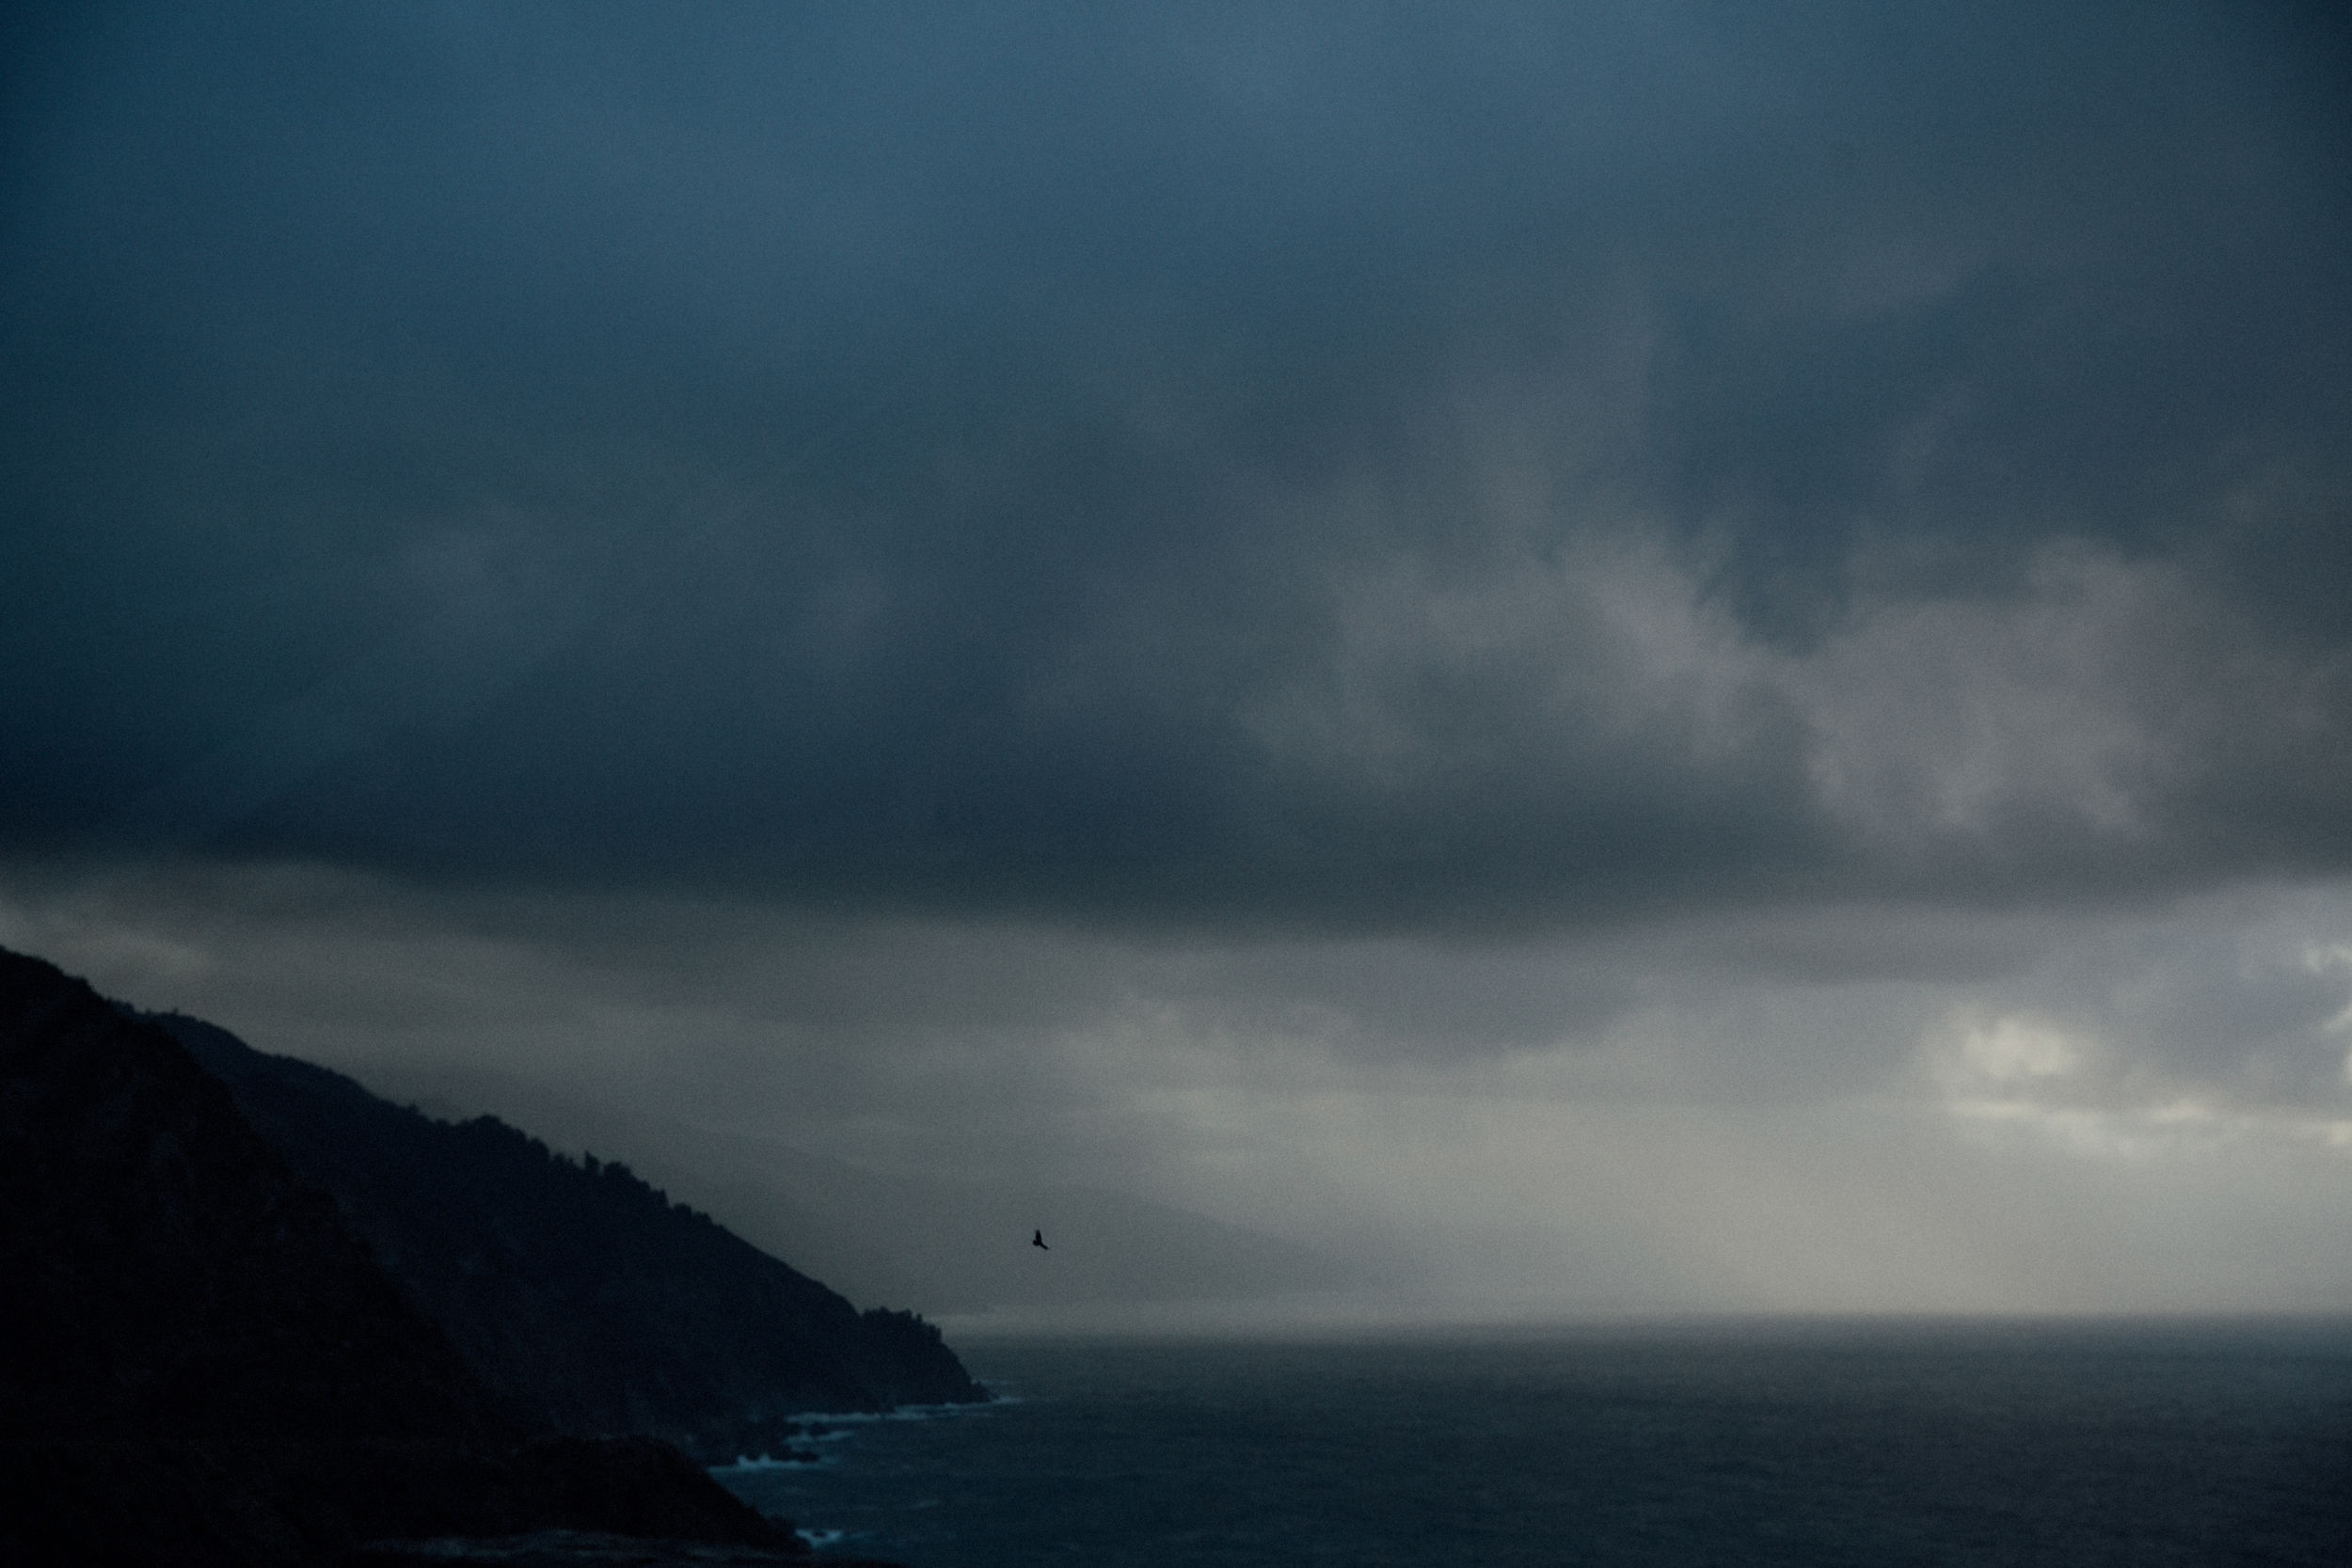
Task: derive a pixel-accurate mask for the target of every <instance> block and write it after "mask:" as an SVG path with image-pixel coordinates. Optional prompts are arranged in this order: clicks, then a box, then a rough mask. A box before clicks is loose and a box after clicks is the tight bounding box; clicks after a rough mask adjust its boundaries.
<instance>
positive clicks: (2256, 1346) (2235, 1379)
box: [719, 1323, 2352, 1568]
mask: <svg viewBox="0 0 2352 1568" xmlns="http://www.w3.org/2000/svg"><path fill="white" fill-rule="evenodd" d="M959 1349H960V1352H961V1354H963V1356H964V1360H965V1363H966V1364H967V1365H968V1366H970V1367H971V1368H972V1370H973V1371H974V1373H975V1375H977V1376H978V1377H980V1378H982V1379H984V1380H987V1381H988V1382H990V1383H991V1384H992V1385H993V1386H995V1387H996V1388H997V1389H998V1391H999V1392H1000V1393H1002V1394H1003V1395H1005V1396H1007V1398H1006V1399H1005V1401H1004V1402H1000V1403H998V1404H995V1405H992V1406H989V1407H986V1408H984V1409H978V1410H974V1411H969V1412H965V1413H960V1414H947V1415H940V1416H935V1417H931V1418H923V1419H905V1418H898V1419H883V1420H875V1421H867V1422H853V1423H848V1424H844V1425H841V1426H839V1427H837V1428H836V1429H834V1432H833V1433H830V1434H829V1435H827V1436H826V1437H824V1438H823V1439H822V1440H821V1441H819V1442H818V1443H817V1444H816V1445H815V1447H816V1449H818V1451H820V1452H821V1453H823V1455H824V1456H825V1457H824V1459H823V1460H822V1462H821V1463H819V1464H817V1465H800V1466H789V1467H782V1468H766V1469H749V1468H740V1467H739V1468H736V1469H732V1470H725V1471H721V1472H719V1477H720V1479H721V1480H722V1481H724V1482H726V1484H727V1485H729V1486H730V1487H732V1488H734V1489H735V1490H736V1491H737V1492H739V1494H741V1495H742V1496H743V1497H746V1498H748V1499H750V1500H751V1501H752V1502H753V1503H755V1504H756V1505H757V1506H759V1507H761V1508H763V1509H766V1510H768V1511H770V1512H772V1513H785V1514H788V1515H790V1516H791V1517H792V1519H793V1520H794V1521H795V1522H796V1523H797V1524H799V1525H800V1526H801V1527H802V1528H804V1529H811V1530H815V1531H818V1532H820V1533H819V1537H818V1538H819V1539H820V1540H823V1541H828V1542H829V1543H830V1544H831V1549H833V1550H834V1551H836V1552H839V1553H844V1554H867V1555H873V1556H880V1557H890V1558H895V1559H898V1560H901V1561H903V1562H906V1563H908V1564H910V1565H912V1568H1000V1565H1001V1568H1010V1565H1013V1564H1024V1565H1027V1564H1055V1563H1071V1564H1080V1563H1083V1564H1103V1565H1136V1568H1145V1565H1149V1568H1163V1565H1165V1568H1175V1565H1178V1564H1184V1565H1187V1568H1214V1565H1232V1568H1244V1565H1248V1568H1257V1565H1263V1564H1275V1563H1282V1564H1291V1563H1335V1564H1336V1563H1346V1564H1406V1563H1411V1564H1455V1563H1459V1564H1481V1565H1488V1564H1494V1565H1514V1564H1535V1563H1544V1564H1554V1563H1589V1564H1618V1563H1624V1564H1636V1563H1638V1564H1644V1565H1648V1568H1661V1565H1663V1568H1678V1565H1683V1564H1700V1563H1708V1564H1726V1565H1730V1564H1739V1565H1751V1564H1783V1563H1786V1564H1800V1563H1802V1564H1807V1565H1819V1564H1845V1563H1851V1564H1869V1565H1872V1568H1887V1565H1896V1564H1910V1563H1937V1564H1945V1563H1948V1564H1971V1565H1982V1564H2007V1563H2017V1564H2025V1563H2031V1564H2051V1565H2058V1564H2065V1565H2070V1568H2078V1565H2083V1564H2098V1563H2119V1564H2120V1563H2129V1564H2134V1565H2137V1568H2146V1565H2151V1564H2167V1563H2248V1564H2252V1563H2269V1564H2286V1563H2294V1564H2311V1565H2313V1568H2319V1565H2323V1564H2324V1565H2327V1568H2344V1565H2345V1564H2352V1324H2346V1323H2335V1324H2328V1325H2321V1326H2312V1325H2296V1326H2291V1327H2279V1326H2266V1327H2247V1326H2243V1325H2239V1326H2227V1327H2225V1326H2218V1325H2200V1326H2194V1327H2181V1326H2166V1327H2154V1326H2115V1325H2106V1326H2100V1327H2095V1328H2092V1327H2049V1326H2042V1327H2036V1328H2025V1327H2014V1326H2006V1327H1997V1328H1996V1327H1941V1328H1925V1327H1905V1328H1890V1327H1856V1326H1853V1325H1845V1326H1832V1325H1810V1326H1803V1327H1792V1326H1788V1325H1778V1326H1773V1327H1769V1328H1750V1329H1724V1328H1712V1329H1707V1330H1699V1329H1692V1330H1687V1331H1669V1330H1661V1329H1647V1330H1634V1329H1622V1330H1613V1331H1602V1330H1593V1331H1584V1332H1576V1331H1561V1332H1555V1333H1550V1334H1545V1335H1535V1334H1515V1335H1492V1336H1487V1337H1484V1338H1461V1337H1453V1338H1430V1339H1422V1340H1386V1341H1380V1342H1370V1343H1363V1342H1359V1343H1343V1344H1265V1343H1240V1344H1236V1343H1219V1342H1206V1343H1204V1342H1184V1341H1177V1342H1166V1343H1101V1342H1088V1341H1076V1342H1072V1341H1060V1342H1054V1343H1045V1342H1003V1341H979V1342H976V1343H974V1344H972V1345H971V1346H969V1347H968V1348H964V1347H959ZM834 1531H838V1532H840V1533H839V1535H838V1536H837V1537H834V1536H833V1535H832V1533H831V1532H834Z"/></svg>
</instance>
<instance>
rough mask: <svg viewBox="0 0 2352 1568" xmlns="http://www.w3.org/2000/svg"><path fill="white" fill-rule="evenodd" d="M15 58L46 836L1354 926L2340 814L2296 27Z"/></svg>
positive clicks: (1243, 34)
mask: <svg viewBox="0 0 2352 1568" xmlns="http://www.w3.org/2000/svg"><path fill="white" fill-rule="evenodd" d="M20 36H21V38H22V40H23V47H22V49H21V50H19V51H16V53H19V54H21V55H22V58H21V59H20V60H19V62H18V63H17V65H16V66H15V67H14V68H13V70H14V74H13V75H12V76H11V78H10V80H9V82H8V120H7V128H8V138H9V148H10V150H9V154H8V166H9V169H10V173H9V175H8V183H7V185H6V209H5V213H6V226H7V227H6V232H7V245H6V252H5V258H4V259H0V266H5V268H6V291H5V292H6V306H5V316H0V333H5V341H6V345H7V353H6V356H5V357H6V361H7V363H8V365H9V366H10V367H11V368H10V369H9V370H8V372H7V373H6V377H5V381H4V382H0V398H5V400H6V409H7V413H6V422H5V439H6V442H7V452H8V458H7V461H8V468H9V470H10V472H11V473H12V474H13V475H15V476H16V479H15V482H14V483H12V484H11V485H10V487H9V495H8V502H7V504H8V521H7V523H6V525H5V533H4V534H0V657H5V659H6V663H7V667H8V669H9V670H10V672H11V678H10V679H9V681H8V682H7V683H6V686H5V689H0V729H4V730H5V732H6V733H7V734H8V736H9V737H10V742H9V745H8V748H7V750H6V753H5V756H0V800H5V801H6V804H7V809H6V811H5V812H0V834H5V845H4V846H0V847H5V848H6V850H7V851H8V852H9V853H11V854H12V855H14V856H16V857H18V858H20V859H21V858H24V857H27V856H30V857H35V858H48V857H55V856H60V855H62V856H76V857H78V856H85V855H90V854H98V855H112V854H124V853H141V852H147V851H151V850H157V849H163V850H169V851H173V852H177V853H193V854H199V855H203V856H208V857H226V858H230V859H232V860H233V859H243V858H253V857H261V858H270V857H281V856H289V855H293V856H301V857H308V858H311V859H315V860H323V861H328V862H336V863H348V864H356V865H361V866H367V867H373V868H375V869H378V870H384V871H389V872H392V873H395V874H398V875H403V876H410V877H420V878H425V879H444V878H457V879H464V880H468V881H482V880H489V881H493V882H498V881H506V882H514V881H520V882H523V883H534V882H537V883H544V882H548V881H557V882H563V883H567V884H589V885H604V886H628V885H648V884H650V885H660V886H667V887H672V888H698V887H699V888H724V889H730V890H733V891H735V892H737V893H739V894H745V895H755V896H763V897H768V896H782V897H785V898H787V899H791V900H800V901H815V902H818V903H825V904H834V905H840V904H849V905H854V906H860V907H868V908H882V909H889V908H904V909H915V908H931V909H939V910H950V911H952V910H959V909H963V910H993V911H1014V912H1027V913H1032V914H1080V915H1088V916H1091V915H1097V914H1111V915H1116V916H1119V917H1121V918H1133V919H1141V920H1147V921H1157V920H1175V921H1178V922H1181V923H1184V924H1187V925H1194V926H1200V925H1208V926H1212V927H1238V926H1246V925H1252V924H1256V925H1266V924H1271V925H1275V926H1282V927H1299V926H1304V927H1322V928H1331V929H1346V930H1357V931H1367V932H1370V931H1382V930H1386V931H1391V932H1410V931H1414V930H1433V931H1434V930H1446V929H1466V928H1473V927H1525V926H1529V925H1537V926H1540V925H1546V924H1550V923H1555V922H1561V921H1576V920H1580V919H1583V918H1586V917H1589V916H1591V915H1594V914H1596V913H1608V912H1616V913H1623V912H1626V911H1647V912H1649V913H1652V914H1658V913H1662V912H1666V911H1674V910H1677V909H1682V908H1696V907H1710V906H1724V905H1740V904H1759V903H1769V902H1772V901H1774V900H1782V899H1788V898H1805V899H1811V898H1822V897H1854V896H1883V897H1903V898H1921V897H1925V898H1931V899H1943V898H1957V899H1961V900H1963V901H1967V902H1971V903H1979V902H1983V901H1988V900H1990V901H1995V902H1999V903H2004V904H2013V903H2017V902H2021V901H2025V902H2046V901H2051V900H2058V901H2072V900H2077V899H2081V898H2086V897H2089V898H2107V897H2115V896H2127V897H2137V896H2141V895H2148V894H2153V893H2169V892H2175V891H2179V890H2182V889H2186V888H2194V887H2200V886H2210V885H2214V884H2216V883H2217V882H2223V881H2228V880H2230V879H2238V878H2244V877H2249V876H2280V875H2284V876H2289V877H2303V876H2325V875H2332V874H2340V873H2342V872H2343V871H2344V870H2345V869H2346V868H2347V864H2352V689H2348V686H2347V683H2352V595H2347V594H2344V591H2343V589H2342V584H2343V583H2344V582H2347V581H2352V544H2348V543H2347V541H2348V540H2352V529H2347V528H2346V526H2345V524H2346V522H2347V517H2346V505H2347V498H2348V497H2352V458H2347V455H2346V454H2347V452H2352V443H2347V441H2346V439H2345V437H2346V436H2347V435H2352V378H2347V375H2346V366H2347V365H2348V364H2352V260H2347V259H2348V258H2352V244H2348V243H2347V242H2348V241H2352V207H2348V206H2347V201H2346V196H2347V191H2346V185H2345V180H2344V159H2343V157H2342V153H2343V150H2344V146H2345V145H2346V138H2345V132H2346V130H2347V114H2346V109H2347V104H2346V100H2345V84H2346V76H2345V73H2344V70H2343V66H2344V57H2345V56H2344V48H2343V39H2342V36H2341V34H2340V33H2339V32H2335V31H2331V30H2329V29H2328V27H2327V26H2325V25H2324V24H2321V23H2319V22H2317V21H2312V20H2304V19H2300V16H2299V13H2296V12H2295V11H2292V10H2284V9H2272V10H2257V9H2255V8H2234V7H2202V6H2170V7H2156V8H2147V7H2131V8H2113V9H2109V8H2101V7H2075V8H2063V9H2062V10H2061V11H2059V12H2057V13H2053V12H2051V11H2050V10H2049V9H2048V8H2039V7H2017V8H2007V7H1976V8H1965V9H1964V10H1963V11H1962V12H1959V13H1953V12H1951V11H1950V10H1949V8H1932V7H1921V8H1900V9H1893V10H1890V9H1889V8H1884V7H1878V6H1868V7H1838V6H1821V7H1808V8H1792V9H1788V10H1785V11H1780V12H1777V13H1775V14H1773V15H1772V16H1769V17H1767V16H1761V15H1757V14H1752V13H1750V12H1748V11H1746V10H1743V9H1738V8H1714V7H1705V6H1687V7H1664V8H1659V7H1646V6H1645V7H1633V6H1605V5H1604V6H1591V7H1581V8H1565V9H1564V8H1512V7H1493V8H1480V9H1477V10H1475V11H1470V12H1462V11H1456V10H1453V9H1450V8H1449V9H1445V10H1438V11H1431V12H1428V13H1425V14H1417V13H1408V12H1395V11H1385V12H1376V13H1367V14H1363V15H1351V16H1348V17H1344V18H1343V17H1340V16H1338V15H1336V14H1334V13H1328V12H1326V11H1324V10H1322V9H1321V8H1273V9H1267V8H1179V9H1175V10H1168V9H1167V8H1149V9H1143V10H1138V11H1136V12H1132V13H1104V12H1103V11H1100V10H1099V9H1097V8H1073V9H1071V10H1057V9H1050V8H1045V9H1034V10H1027V11H1022V12H1018V13H1012V14H990V15H984V16H983V15H975V14H967V13H964V12H961V11H959V10H956V9H953V8H946V9H941V10H936V11H934V10H929V9H921V8H911V9H896V10H882V11H873V10H868V9H865V8H856V9H851V8H837V9H818V8H785V9H776V8H739V9H730V8H701V9H698V10H696V11H695V12H694V13H692V15H691V17H687V18H661V19H656V18H652V17H650V16H648V15H646V14H644V13H641V12H637V11H634V10H630V9H626V8H613V9H605V8H569V9H564V10H561V11H552V12H549V11H542V10H540V9H538V8H531V7H522V6H515V7H487V8H485V7H470V6H469V7H453V8H444V9H433V8H415V9H403V10H401V11H398V12H395V13H389V14H383V15H374V14H362V13H353V12H318V11H315V10H313V9H311V8H289V9H287V10H285V11H282V12H277V13H272V12H267V11H257V10H254V9H252V8H236V9H234V10H223V11H212V10H204V9H200V8H199V9H191V8H179V9H175V10H173V11H171V12H169V13H120V14H114V13H103V12H85V11H72V12H68V13H66V14H64V15H63V16H62V17H61V18H58V19H53V20H49V21H46V22H36V23H33V24H25V27H24V32H23V33H22V34H21V35H20Z"/></svg>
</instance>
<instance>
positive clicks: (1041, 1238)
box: [1029, 1230, 1054, 1252]
mask: <svg viewBox="0 0 2352 1568" xmlns="http://www.w3.org/2000/svg"><path fill="white" fill-rule="evenodd" d="M1029 1244H1030V1245H1031V1246H1033V1247H1042V1248H1044V1250H1045V1251H1047V1252H1051V1251H1053V1250H1054V1249H1053V1248H1052V1247H1049V1246H1046V1245H1045V1232H1044V1231H1042V1230H1035V1231H1031V1232H1030V1233H1029Z"/></svg>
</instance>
